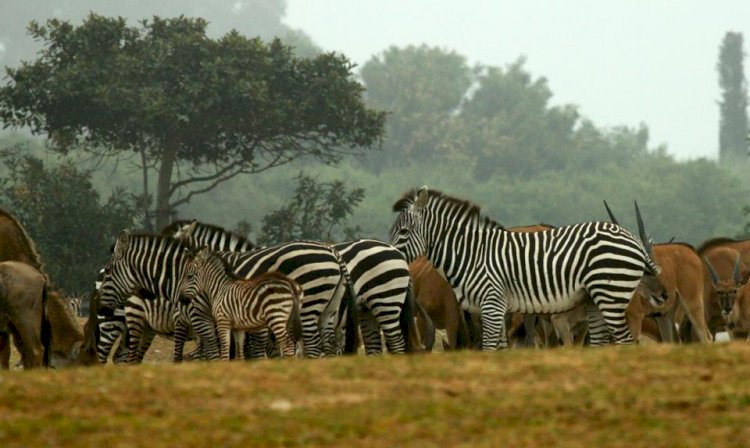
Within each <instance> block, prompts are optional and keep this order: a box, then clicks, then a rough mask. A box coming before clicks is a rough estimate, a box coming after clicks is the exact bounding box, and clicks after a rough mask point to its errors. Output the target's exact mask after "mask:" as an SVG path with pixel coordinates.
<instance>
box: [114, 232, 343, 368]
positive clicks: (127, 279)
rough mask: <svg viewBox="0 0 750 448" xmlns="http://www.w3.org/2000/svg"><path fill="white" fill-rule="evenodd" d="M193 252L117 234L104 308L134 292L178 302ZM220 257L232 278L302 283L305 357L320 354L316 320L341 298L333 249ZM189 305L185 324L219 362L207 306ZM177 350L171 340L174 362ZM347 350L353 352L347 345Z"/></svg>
mask: <svg viewBox="0 0 750 448" xmlns="http://www.w3.org/2000/svg"><path fill="white" fill-rule="evenodd" d="M194 251H195V248H194V247H192V246H190V245H189V244H186V243H183V242H181V241H178V240H176V239H174V238H172V237H168V236H162V235H148V234H143V235H131V234H130V232H128V231H123V232H121V233H120V235H119V236H118V238H117V242H116V243H115V247H114V250H113V255H112V259H111V260H110V262H109V263H108V264H107V268H106V270H105V276H104V281H103V283H102V286H101V307H102V309H103V310H108V312H110V313H111V312H112V310H114V309H116V308H118V307H121V306H122V305H123V304H124V301H125V298H126V297H128V296H129V295H130V294H131V292H132V291H133V290H135V289H137V288H144V289H146V290H148V291H151V292H153V293H154V294H155V295H160V296H162V297H166V298H168V299H169V300H172V301H173V302H176V301H177V294H178V292H179V290H180V287H181V285H182V283H183V282H184V281H185V278H184V277H185V270H186V266H187V263H188V262H189V261H190V259H191V258H192V257H193V252H194ZM220 256H221V257H223V258H224V259H225V262H226V263H228V264H229V265H231V266H234V273H235V274H236V275H238V276H241V277H243V278H251V277H253V276H254V275H256V274H258V273H263V272H266V271H269V270H279V271H281V272H282V273H284V274H285V275H287V276H289V277H290V278H292V279H294V280H295V281H297V282H298V283H300V284H301V285H302V287H303V289H304V292H305V299H304V301H303V303H302V306H301V314H302V322H303V339H304V347H305V355H306V356H308V357H319V356H321V355H322V351H321V349H320V331H319V329H318V317H319V316H320V314H321V312H322V310H323V309H324V308H325V307H326V305H327V304H328V303H329V301H331V300H336V299H337V297H342V296H343V295H344V289H345V287H346V285H344V283H345V282H344V281H342V279H343V278H344V276H343V275H342V263H341V262H340V261H339V257H338V256H337V254H336V253H335V251H333V250H332V249H331V248H328V247H325V246H323V245H321V244H318V243H312V242H292V243H286V244H282V245H279V246H274V247H270V248H266V249H262V250H257V251H254V252H231V253H220ZM191 303H192V306H193V311H192V312H191V313H190V316H189V321H190V324H191V326H192V327H193V331H194V332H195V334H196V336H197V337H198V339H199V341H200V346H201V348H202V349H203V351H204V353H203V355H204V357H205V358H208V359H218V358H219V349H218V343H217V340H216V333H215V325H214V322H213V318H212V316H211V312H210V309H209V307H208V304H207V303H203V302H201V301H200V300H193V301H192V302H191ZM342 306H349V303H347V302H346V301H342ZM351 308H354V307H353V306H351ZM348 315H351V317H350V320H353V319H354V318H355V313H348ZM354 327H355V326H354V324H353V323H350V324H349V325H347V329H348V331H349V332H350V333H352V337H351V339H352V340H353V339H354V336H353V330H352V329H353V328H354ZM182 343H184V341H182ZM177 347H178V341H177V336H175V348H176V350H175V358H177V357H178V355H177ZM347 349H348V350H347V351H352V350H351V348H350V347H347Z"/></svg>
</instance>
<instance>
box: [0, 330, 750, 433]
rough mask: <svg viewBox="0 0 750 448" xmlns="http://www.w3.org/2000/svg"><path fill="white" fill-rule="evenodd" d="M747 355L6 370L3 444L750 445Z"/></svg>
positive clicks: (627, 352) (735, 346)
mask: <svg viewBox="0 0 750 448" xmlns="http://www.w3.org/2000/svg"><path fill="white" fill-rule="evenodd" d="M749 361H750V344H746V343H739V342H737V343H730V344H717V345H713V346H707V347H701V346H665V345H641V346H633V347H609V348H602V349H580V348H574V349H556V350H543V351H542V350H536V351H530V350H511V351H505V352H500V353H470V352H463V353H450V354H448V353H441V354H433V355H419V356H387V355H386V356H381V357H370V358H366V357H364V356H356V357H347V358H337V359H324V360H291V361H289V360H287V361H279V360H274V361H261V362H256V363H242V362H232V363H192V364H182V365H172V364H169V363H158V362H157V363H150V364H144V365H141V366H131V367H114V366H109V365H108V366H106V367H96V368H87V369H73V370H64V371H35V372H23V371H10V372H2V373H0V416H2V418H0V446H3V447H11V446H19V447H30V446H210V445H213V446H216V447H219V446H222V447H223V446H315V445H319V446H322V445H325V446H357V447H369V446H373V447H375V446H378V447H380V446H382V447H398V446H419V447H431V446H435V447H453V446H488V447H489V446H492V447H498V446H513V447H515V446H551V447H558V446H596V447H599V446H623V447H625V446H627V447H641V446H643V447H646V446H647V447H661V446H706V447H716V446H748V444H749V443H750V362H749Z"/></svg>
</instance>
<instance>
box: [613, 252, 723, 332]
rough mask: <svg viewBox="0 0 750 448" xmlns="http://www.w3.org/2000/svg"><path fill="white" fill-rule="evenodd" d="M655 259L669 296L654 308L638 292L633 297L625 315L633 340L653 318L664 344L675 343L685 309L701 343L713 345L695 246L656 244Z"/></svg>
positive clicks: (701, 267)
mask: <svg viewBox="0 0 750 448" xmlns="http://www.w3.org/2000/svg"><path fill="white" fill-rule="evenodd" d="M653 251H654V252H653V253H654V259H655V260H656V263H657V264H658V265H659V266H660V267H661V274H660V280H661V282H662V284H663V285H664V287H665V289H666V292H667V300H666V302H665V303H664V304H663V305H661V306H655V305H654V304H653V303H652V301H651V300H648V299H647V298H645V297H644V296H643V295H641V294H640V293H639V292H636V294H635V295H634V296H633V300H631V301H630V305H629V306H628V309H627V311H626V318H627V319H628V325H629V326H630V332H631V333H633V337H634V338H636V339H637V338H638V337H639V336H640V334H641V327H642V325H643V320H644V318H646V317H653V318H654V319H655V320H656V323H657V325H658V328H659V335H660V339H661V341H662V342H674V341H676V340H677V338H676V334H675V321H676V318H675V316H676V315H677V312H678V308H680V307H682V308H683V309H684V311H685V312H686V314H687V317H688V318H689V319H690V322H691V323H692V326H693V328H695V329H696V334H697V336H698V339H699V340H700V341H701V342H710V341H712V339H713V338H712V335H711V333H710V332H709V331H708V327H707V325H706V321H705V317H704V300H703V297H704V289H703V265H702V263H701V260H700V258H699V257H698V253H697V252H696V251H695V249H693V247H692V246H690V245H688V244H683V243H671V244H656V245H654V247H653Z"/></svg>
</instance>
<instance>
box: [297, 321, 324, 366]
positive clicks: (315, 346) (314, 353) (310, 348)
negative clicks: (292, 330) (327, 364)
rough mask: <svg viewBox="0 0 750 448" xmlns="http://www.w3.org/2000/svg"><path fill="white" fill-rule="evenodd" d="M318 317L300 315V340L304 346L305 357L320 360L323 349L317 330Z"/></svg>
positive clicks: (318, 330)
mask: <svg viewBox="0 0 750 448" xmlns="http://www.w3.org/2000/svg"><path fill="white" fill-rule="evenodd" d="M319 317H320V316H319V315H316V314H314V313H308V314H302V340H303V341H304V344H305V357H307V358H321V357H323V349H322V343H321V337H320V329H319V328H318V319H319Z"/></svg>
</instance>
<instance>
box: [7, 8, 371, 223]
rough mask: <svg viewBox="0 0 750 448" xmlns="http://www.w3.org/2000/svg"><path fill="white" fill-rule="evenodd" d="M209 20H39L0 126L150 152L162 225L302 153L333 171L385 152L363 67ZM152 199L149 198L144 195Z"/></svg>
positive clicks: (73, 144)
mask: <svg viewBox="0 0 750 448" xmlns="http://www.w3.org/2000/svg"><path fill="white" fill-rule="evenodd" d="M206 26H207V23H206V21H205V20H203V19H192V18H186V17H178V18H172V19H161V18H159V17H154V18H153V19H151V20H143V21H142V22H140V26H138V27H133V26H129V25H128V24H127V23H126V21H125V19H122V18H108V17H103V16H99V15H96V14H93V13H92V14H90V15H89V16H88V17H87V18H86V19H85V20H84V22H83V23H82V24H81V25H79V26H74V25H72V24H71V23H69V22H66V21H60V20H57V19H52V20H48V21H47V22H46V23H45V24H44V25H42V24H39V23H36V22H33V23H32V24H31V26H30V28H29V29H30V32H31V34H32V35H33V36H34V38H35V39H37V40H39V41H40V42H42V43H43V45H44V46H43V49H42V50H41V51H40V53H39V56H38V57H37V58H36V59H35V60H33V61H31V62H30V63H25V64H23V65H21V66H20V67H16V68H8V69H7V72H8V78H9V82H8V83H7V84H5V85H4V86H2V87H1V88H0V120H2V121H3V123H4V125H5V126H23V127H28V128H30V129H31V131H32V132H34V133H36V134H41V135H47V136H49V137H50V143H51V144H52V148H53V149H54V150H56V151H58V152H61V153H67V152H68V151H69V150H70V149H71V148H78V149H82V150H84V151H88V152H91V153H95V154H100V155H105V156H114V155H119V154H120V153H123V152H125V153H137V154H141V155H142V157H143V164H142V165H143V176H144V185H145V188H146V189H148V182H147V178H148V175H149V168H152V167H153V169H154V171H156V173H155V174H156V188H155V194H154V198H155V202H156V204H155V214H156V227H157V228H161V227H163V226H164V225H166V224H167V223H168V221H169V220H170V218H171V216H172V212H173V210H174V209H175V208H176V207H177V206H179V205H181V204H184V203H187V202H188V201H190V200H191V199H192V198H193V197H194V195H196V194H200V193H204V192H206V191H209V190H211V189H213V188H215V187H216V185H218V184H220V183H222V182H225V181H227V180H229V179H231V178H233V177H235V176H238V175H240V174H254V173H259V172H262V171H265V170H267V169H270V168H274V167H277V166H280V165H284V164H286V163H289V162H290V161H293V160H295V159H298V158H306V159H307V160H317V161H321V162H324V163H329V164H333V163H336V162H338V161H339V160H340V159H341V157H342V156H344V155H348V154H363V153H364V152H365V150H366V149H367V148H371V147H373V146H377V145H378V144H379V143H380V140H381V137H382V133H383V122H384V118H385V117H384V114H383V113H381V112H376V111H374V110H370V109H367V108H366V107H365V106H364V104H363V102H362V92H363V87H362V86H361V85H360V84H359V83H358V82H356V81H355V80H353V79H352V77H351V74H352V73H351V69H352V67H353V65H352V64H351V63H350V62H349V61H348V60H347V58H346V57H344V56H342V55H338V54H335V53H328V54H320V55H317V56H315V57H312V58H300V57H297V56H296V55H295V54H294V52H293V50H292V48H291V47H289V46H287V45H284V44H283V43H282V42H281V41H280V40H278V39H274V40H273V41H272V42H270V43H267V42H265V41H263V40H261V39H259V38H252V39H251V38H247V37H245V36H243V35H241V34H239V33H238V32H236V31H231V32H229V33H227V34H226V35H224V36H222V37H221V38H218V39H212V38H209V37H208V36H207V34H206ZM144 193H148V191H147V190H146V191H145V192H144Z"/></svg>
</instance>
